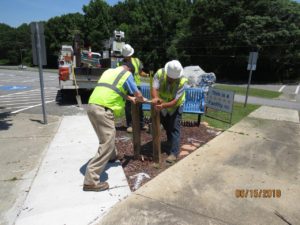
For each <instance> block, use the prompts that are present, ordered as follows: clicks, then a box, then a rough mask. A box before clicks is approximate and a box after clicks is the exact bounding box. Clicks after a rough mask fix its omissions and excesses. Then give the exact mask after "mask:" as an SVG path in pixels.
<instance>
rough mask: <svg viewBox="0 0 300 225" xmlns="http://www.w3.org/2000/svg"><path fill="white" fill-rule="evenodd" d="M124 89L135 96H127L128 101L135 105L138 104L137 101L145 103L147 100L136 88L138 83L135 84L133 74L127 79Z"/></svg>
mask: <svg viewBox="0 0 300 225" xmlns="http://www.w3.org/2000/svg"><path fill="white" fill-rule="evenodd" d="M123 87H124V89H125V90H127V91H128V92H129V94H132V95H134V97H133V96H129V95H127V97H126V98H127V100H129V101H131V102H133V103H136V101H138V102H144V101H145V98H144V97H143V95H142V93H141V92H140V91H139V89H138V88H137V86H136V83H135V82H134V79H133V76H132V74H131V75H130V76H129V77H128V78H127V80H126V81H125V83H124V85H123Z"/></svg>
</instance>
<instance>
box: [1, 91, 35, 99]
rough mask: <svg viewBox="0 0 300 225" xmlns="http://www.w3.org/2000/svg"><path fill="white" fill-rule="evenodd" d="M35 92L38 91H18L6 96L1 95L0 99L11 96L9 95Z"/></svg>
mask: <svg viewBox="0 0 300 225" xmlns="http://www.w3.org/2000/svg"><path fill="white" fill-rule="evenodd" d="M36 90H38V89H33V90H29V91H20V92H15V93H11V94H7V95H1V96H0V98H4V97H6V96H11V95H16V94H24V93H27V92H32V91H36Z"/></svg>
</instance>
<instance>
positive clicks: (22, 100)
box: [1, 96, 55, 105]
mask: <svg viewBox="0 0 300 225" xmlns="http://www.w3.org/2000/svg"><path fill="white" fill-rule="evenodd" d="M54 98H55V96H46V97H45V99H51V100H52V99H54ZM14 100H16V99H14ZM28 100H31V101H38V100H39V101H40V100H41V98H25V99H18V100H16V101H12V100H5V101H2V100H1V105H2V104H4V103H6V102H9V103H10V102H13V103H15V104H19V103H22V102H27V103H28Z"/></svg>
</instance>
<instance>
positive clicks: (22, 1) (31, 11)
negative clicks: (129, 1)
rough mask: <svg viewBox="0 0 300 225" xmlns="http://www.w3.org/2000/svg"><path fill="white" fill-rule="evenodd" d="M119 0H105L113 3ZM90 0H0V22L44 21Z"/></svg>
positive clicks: (8, 23)
mask: <svg viewBox="0 0 300 225" xmlns="http://www.w3.org/2000/svg"><path fill="white" fill-rule="evenodd" d="M118 1H119V0H107V1H106V2H107V3H108V4H110V5H114V4H115V3H117V2H118ZM89 2H90V0H0V23H5V24H7V25H9V26H11V27H18V26H20V25H21V24H22V23H30V22H33V21H42V20H44V21H46V20H48V19H50V18H51V17H54V16H60V15H63V14H68V13H74V12H79V13H82V6H83V5H88V3H89Z"/></svg>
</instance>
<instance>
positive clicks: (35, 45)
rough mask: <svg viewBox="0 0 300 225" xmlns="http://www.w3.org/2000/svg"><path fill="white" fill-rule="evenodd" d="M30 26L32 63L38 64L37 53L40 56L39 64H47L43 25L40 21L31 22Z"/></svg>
mask: <svg viewBox="0 0 300 225" xmlns="http://www.w3.org/2000/svg"><path fill="white" fill-rule="evenodd" d="M30 28H31V44H32V58H33V64H34V65H39V61H38V58H39V57H38V54H40V56H41V64H42V65H43V66H45V65H47V57H46V47H45V36H44V25H43V23H42V22H32V23H31V24H30Z"/></svg>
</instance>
